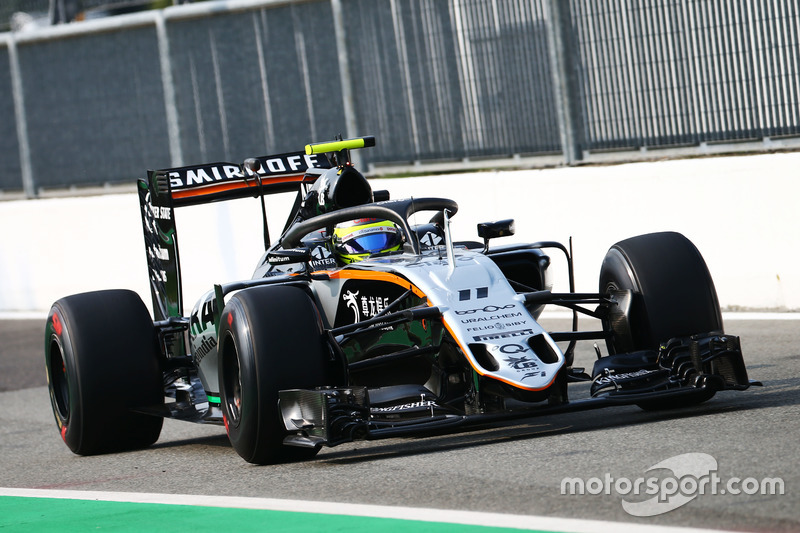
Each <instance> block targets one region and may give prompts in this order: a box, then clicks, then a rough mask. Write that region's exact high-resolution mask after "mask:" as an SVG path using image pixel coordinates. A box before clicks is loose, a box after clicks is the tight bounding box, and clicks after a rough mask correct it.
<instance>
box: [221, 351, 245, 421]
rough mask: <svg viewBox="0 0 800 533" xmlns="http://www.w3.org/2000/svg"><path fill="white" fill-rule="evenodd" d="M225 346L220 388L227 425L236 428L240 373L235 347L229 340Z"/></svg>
mask: <svg viewBox="0 0 800 533" xmlns="http://www.w3.org/2000/svg"><path fill="white" fill-rule="evenodd" d="M226 344H227V345H226V347H225V348H226V349H225V354H224V356H223V378H222V386H223V390H224V393H225V406H226V411H227V412H228V418H229V420H228V423H229V424H233V425H234V426H238V425H239V420H241V417H242V373H241V370H240V369H239V357H238V354H237V352H236V347H235V346H234V344H233V342H232V341H231V340H230V339H229V340H228V342H227V343H226Z"/></svg>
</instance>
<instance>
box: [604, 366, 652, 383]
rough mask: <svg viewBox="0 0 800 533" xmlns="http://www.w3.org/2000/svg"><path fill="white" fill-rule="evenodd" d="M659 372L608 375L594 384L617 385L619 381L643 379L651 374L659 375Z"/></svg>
mask: <svg viewBox="0 0 800 533" xmlns="http://www.w3.org/2000/svg"><path fill="white" fill-rule="evenodd" d="M659 372H660V371H659V370H644V369H642V370H637V371H636V372H626V373H624V374H608V375H607V376H602V377H599V378H597V379H595V380H594V382H595V383H596V384H598V385H608V384H609V383H616V382H618V381H624V380H626V379H633V378H641V377H644V376H649V375H650V374H658V373H659Z"/></svg>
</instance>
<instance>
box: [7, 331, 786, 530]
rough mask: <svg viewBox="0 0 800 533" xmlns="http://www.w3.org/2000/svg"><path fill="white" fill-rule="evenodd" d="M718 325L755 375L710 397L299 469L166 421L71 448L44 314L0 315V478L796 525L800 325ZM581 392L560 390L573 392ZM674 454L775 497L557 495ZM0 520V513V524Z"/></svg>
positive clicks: (734, 525) (674, 521) (334, 454)
mask: <svg viewBox="0 0 800 533" xmlns="http://www.w3.org/2000/svg"><path fill="white" fill-rule="evenodd" d="M726 320H727V321H726V330H727V332H728V333H731V334H736V335H739V336H740V337H741V338H742V346H743V351H744V354H745V361H746V363H747V366H748V370H749V373H750V378H751V379H757V380H760V381H762V382H763V383H764V385H765V386H764V387H763V388H751V389H750V390H748V391H745V392H725V393H720V394H718V395H717V396H716V397H715V398H714V399H712V400H711V401H709V402H707V403H705V404H703V405H701V406H697V407H694V408H691V409H686V410H673V411H664V412H657V413H653V412H645V411H642V410H640V409H638V408H636V407H616V408H609V409H603V410H598V411H588V412H578V413H569V414H564V415H559V416H547V417H540V418H531V419H526V420H521V421H519V420H518V421H513V422H508V423H502V424H493V425H491V426H483V427H479V428H474V429H471V430H469V431H462V432H459V433H447V434H440V435H437V436H432V437H426V438H407V439H390V440H385V441H372V442H359V443H352V444H346V445H342V446H338V447H335V448H329V449H323V450H322V452H320V454H319V455H318V456H317V458H316V459H315V460H313V461H310V462H306V463H297V464H286V465H277V466H266V467H257V466H253V465H249V464H247V463H245V462H244V461H243V460H241V459H240V458H239V456H238V455H237V454H236V453H235V452H234V451H233V449H232V448H231V447H230V445H229V443H228V441H227V437H226V436H225V431H224V429H223V428H220V427H216V426H200V425H194V424H188V423H182V422H176V421H171V420H167V421H166V422H165V426H164V430H163V432H162V435H161V438H160V439H159V441H158V442H157V443H156V444H155V445H154V446H153V447H151V448H149V449H146V450H142V451H137V452H129V453H122V454H110V455H104V456H96V457H78V456H75V455H73V454H72V453H71V452H70V451H69V450H68V449H67V448H66V446H64V444H63V443H62V442H61V439H60V438H59V436H58V432H57V430H56V425H55V422H54V421H53V416H52V413H51V411H50V405H49V399H48V395H47V389H46V387H45V386H44V385H45V382H44V370H43V355H42V344H43V340H42V334H43V327H44V321H43V320H13V321H0V402H1V403H0V405H2V409H0V450H2V453H1V454H0V487H12V488H23V489H43V490H55V491H63V490H66V491H102V492H124V493H163V494H184V495H185V494H190V495H198V496H200V495H209V496H239V497H258V498H276V499H289V500H310V501H320V502H338V503H350V504H352V503H355V504H375V505H382V506H404V507H415V508H427V509H441V510H460V511H482V512H488V513H505V514H510V515H535V516H545V517H566V518H581V519H589V520H608V521H616V522H625V523H628V524H632V525H635V524H641V525H666V526H684V527H686V526H688V527H699V528H710V529H728V530H747V531H800V491H798V487H800V461H798V458H799V457H800V453H799V452H798V445H797V441H798V435H800V416H799V415H800V409H798V403H800V394H798V392H799V390H800V364H799V363H800V347H799V346H798V341H800V321H798V320H742V319H730V318H727V319H726ZM544 324H545V327H549V328H552V329H554V330H563V329H565V328H566V327H567V323H566V322H565V321H563V320H557V319H548V320H545V321H544ZM593 358H594V355H593V350H592V348H591V346H585V347H582V348H581V349H580V350H579V352H578V355H577V359H576V365H585V366H587V367H591V364H592V360H593ZM583 392H585V391H583V390H581V389H580V388H577V389H576V388H573V389H571V394H572V395H573V397H575V396H578V395H580V394H581V393H583ZM688 453H704V454H708V455H709V456H712V457H713V458H714V459H715V460H716V462H717V463H718V468H717V471H716V473H717V474H718V476H719V478H721V479H722V480H723V482H724V481H729V480H731V479H733V478H740V479H742V480H744V479H753V480H756V481H761V480H764V479H766V478H772V479H774V478H780V480H781V481H782V482H783V486H784V490H783V494H772V495H771V494H763V495H762V494H752V495H747V494H744V493H740V494H731V493H726V494H721V493H717V494H708V493H707V494H702V495H697V494H694V495H692V494H691V493H690V492H688V494H690V496H693V497H691V498H690V500H689V501H688V503H686V504H685V505H682V506H680V507H678V508H676V509H674V510H671V511H669V512H665V513H663V514H659V515H656V516H651V517H634V516H631V515H630V514H628V513H627V512H626V511H625V510H624V509H623V507H622V502H623V500H625V499H628V500H637V501H641V500H643V499H644V498H645V497H644V496H641V497H638V498H636V497H634V496H632V495H628V496H625V495H621V494H619V493H618V492H616V491H615V490H614V487H613V483H612V485H611V486H610V488H611V490H610V491H608V492H609V493H608V494H606V493H601V494H597V495H593V494H588V493H585V494H582V495H578V494H576V495H570V494H562V491H561V485H562V481H563V480H564V479H565V478H581V479H582V480H584V481H587V482H588V481H589V480H592V479H596V480H604V479H608V478H609V477H610V478H612V479H613V480H619V479H621V478H626V479H629V480H636V479H639V478H650V477H652V476H660V479H661V480H662V481H663V479H664V478H665V477H669V475H668V474H669V472H666V475H665V472H664V470H654V471H650V472H648V469H649V468H650V467H652V466H654V465H656V464H658V463H659V462H662V461H665V460H667V459H669V458H672V457H675V456H678V455H681V454H688ZM681 480H683V478H681ZM2 503H5V505H6V508H7V507H8V506H9V505H11V504H12V503H13V502H12V500H9V499H8V498H5V499H0V504H2ZM0 507H2V505H0ZM3 521H4V518H3V517H0V529H3ZM331 525H332V524H331ZM528 526H529V527H531V526H535V524H533V523H531V524H528ZM364 527H365V529H372V528H371V527H370V526H364ZM112 529H113V528H112ZM179 529H180V528H179ZM355 529H360V528H355ZM611 529H613V527H610V528H609V530H611Z"/></svg>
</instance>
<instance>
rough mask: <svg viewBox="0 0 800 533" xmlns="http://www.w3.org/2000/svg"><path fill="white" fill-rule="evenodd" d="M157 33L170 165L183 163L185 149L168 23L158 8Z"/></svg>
mask: <svg viewBox="0 0 800 533" xmlns="http://www.w3.org/2000/svg"><path fill="white" fill-rule="evenodd" d="M155 17H156V35H157V38H158V59H159V63H160V64H161V83H162V87H163V91H164V110H165V111H166V118H167V135H168V136H169V158H170V165H171V166H173V167H179V166H182V165H183V149H182V148H181V130H180V125H179V123H178V107H177V104H176V100H175V84H174V83H173V81H172V60H171V59H170V56H169V37H168V35H167V23H166V19H165V17H164V12H163V11H162V10H160V9H159V10H156V15H155Z"/></svg>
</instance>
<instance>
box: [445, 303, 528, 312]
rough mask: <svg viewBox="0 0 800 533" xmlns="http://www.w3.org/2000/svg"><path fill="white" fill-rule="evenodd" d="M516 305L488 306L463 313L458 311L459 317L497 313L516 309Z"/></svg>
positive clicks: (466, 310)
mask: <svg viewBox="0 0 800 533" xmlns="http://www.w3.org/2000/svg"><path fill="white" fill-rule="evenodd" d="M515 307H516V304H507V305H503V306H497V305H487V306H486V307H484V308H482V309H465V310H462V311H456V314H457V315H472V314H475V313H496V312H497V311H502V310H503V309H514V308H515Z"/></svg>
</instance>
